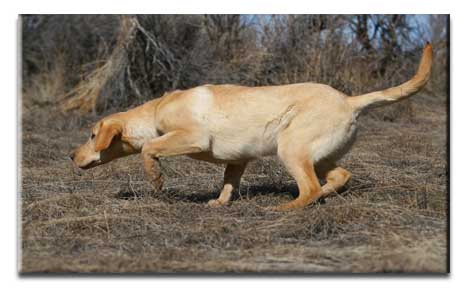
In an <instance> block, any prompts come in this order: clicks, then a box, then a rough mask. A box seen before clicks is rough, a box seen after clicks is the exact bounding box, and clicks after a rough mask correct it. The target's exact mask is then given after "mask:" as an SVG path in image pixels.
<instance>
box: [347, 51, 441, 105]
mask: <svg viewBox="0 0 468 288" xmlns="http://www.w3.org/2000/svg"><path fill="white" fill-rule="evenodd" d="M431 66H432V46H431V44H430V43H429V42H427V43H426V46H425V47H424V50H423V54H422V56H421V60H420V62H419V68H418V71H417V72H416V75H414V76H413V78H411V79H410V80H409V81H407V82H405V83H403V84H401V85H399V86H396V87H392V88H388V89H385V90H381V91H376V92H371V93H367V94H363V95H360V96H354V97H349V98H347V99H348V101H349V104H350V105H351V106H352V107H353V108H354V109H355V110H356V111H357V112H360V111H362V110H363V109H367V108H373V107H378V106H383V105H388V104H392V103H395V102H397V101H401V100H403V99H406V98H408V97H409V96H411V95H413V94H414V93H416V92H418V91H419V90H421V88H422V87H424V85H425V84H426V83H427V81H428V80H429V76H430V74H431Z"/></svg>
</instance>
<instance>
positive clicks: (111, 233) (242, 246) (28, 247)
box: [21, 95, 448, 272]
mask: <svg viewBox="0 0 468 288" xmlns="http://www.w3.org/2000/svg"><path fill="white" fill-rule="evenodd" d="M438 99H440V98H438ZM411 102H412V104H411V105H412V109H411V113H409V112H407V111H406V112H405V113H400V114H401V115H398V118H395V119H393V118H391V119H390V121H383V120H379V119H376V118H375V117H372V115H367V116H363V117H362V119H360V133H359V136H358V141H357V143H356V145H355V146H354V149H353V150H352V151H351V152H350V153H349V154H348V155H347V156H346V158H345V159H343V160H342V161H341V163H342V165H343V167H346V168H347V169H349V170H350V171H351V172H352V173H353V178H352V181H351V182H350V183H349V184H348V187H347V189H346V191H344V192H343V193H341V194H340V195H334V196H332V197H329V198H327V199H325V200H324V201H320V203H317V204H315V205H313V206H311V207H308V208H307V209H304V210H301V211H294V212H289V213H277V212H269V211H266V210H265V209H262V207H267V206H271V205H275V204H277V203H280V202H283V201H287V200H288V199H290V198H292V197H294V195H295V194H297V188H296V187H295V184H294V181H293V180H292V179H291V178H290V176H288V175H287V173H286V172H285V171H284V168H283V167H282V166H281V165H280V164H279V162H278V160H276V159H275V158H267V159H263V160H259V161H256V162H254V163H251V164H250V166H249V167H248V170H247V172H246V175H245V176H244V177H243V180H242V188H241V191H240V193H239V195H238V197H237V198H236V199H235V200H234V201H233V202H232V204H231V205H230V206H228V207H222V208H219V209H210V208H208V207H207V206H206V202H207V201H208V200H209V199H211V198H213V197H216V196H217V193H218V190H219V189H220V188H221V181H222V171H223V167H221V166H218V165H212V164H207V163H203V162H197V161H194V160H191V159H188V158H185V157H176V158H167V159H165V160H164V163H163V164H164V170H165V175H166V183H165V185H166V188H165V190H164V191H163V193H162V194H161V195H160V196H159V197H156V198H153V197H149V196H147V195H148V194H150V192H151V189H150V186H149V184H147V183H146V182H145V181H144V175H143V170H142V167H141V166H142V165H141V163H140V159H139V157H138V156H133V157H128V158H125V159H120V160H118V161H115V162H113V163H110V164H109V165H106V166H102V167H98V168H95V169H93V170H90V171H88V172H85V173H84V175H83V176H81V177H79V176H76V175H74V174H73V173H72V168H71V166H70V163H69V162H68V161H67V159H66V155H67V153H68V152H69V151H70V149H71V148H72V147H75V146H77V145H78V144H80V143H81V142H82V141H84V139H85V138H86V137H87V135H88V129H87V128H86V126H88V125H89V124H90V123H92V121H94V120H95V118H93V117H92V116H88V118H85V119H84V118H82V117H78V116H74V115H73V114H70V115H67V116H66V117H64V116H58V115H55V114H52V113H50V112H48V111H45V110H36V111H33V110H25V111H23V113H24V117H23V132H22V137H23V143H22V144H23V147H22V153H23V155H22V168H21V172H22V194H21V204H22V214H21V215H22V216H21V235H22V239H21V248H22V249H21V250H22V253H21V271H22V272H446V267H447V263H446V260H447V254H446V251H447V241H446V229H447V226H446V222H447V214H446V211H447V206H446V204H447V193H448V192H447V185H446V183H447V161H446V157H447V155H446V141H447V137H446V110H445V103H442V102H440V101H439V100H437V101H435V100H434V98H432V97H431V96H426V95H418V96H416V97H415V98H414V100H411ZM404 103H405V104H406V105H409V102H404ZM388 111H392V110H387V109H381V110H378V111H376V112H375V113H389V112H388ZM83 119H84V120H83ZM76 127H81V128H76Z"/></svg>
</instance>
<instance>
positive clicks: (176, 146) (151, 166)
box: [141, 130, 208, 192]
mask: <svg viewBox="0 0 468 288" xmlns="http://www.w3.org/2000/svg"><path fill="white" fill-rule="evenodd" d="M207 146H208V141H204V139H203V138H202V137H201V136H200V134H199V133H194V132H187V131H185V130H177V131H172V132H169V133H167V134H164V135H163V136H161V137H158V138H155V139H152V140H150V141H148V142H146V143H145V144H144V145H143V148H142V150H141V155H142V157H143V163H144V168H145V172H146V175H147V178H148V180H149V182H150V183H151V184H152V186H153V187H154V189H155V190H156V192H159V191H160V190H161V188H162V184H163V178H162V174H161V169H160V164H159V158H160V157H165V156H175V155H183V154H190V153H198V152H202V151H203V150H204V149H206V148H207Z"/></svg>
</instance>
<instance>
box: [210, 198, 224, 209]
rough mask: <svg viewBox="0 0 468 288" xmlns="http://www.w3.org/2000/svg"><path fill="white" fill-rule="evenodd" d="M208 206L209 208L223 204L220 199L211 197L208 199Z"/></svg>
mask: <svg viewBox="0 0 468 288" xmlns="http://www.w3.org/2000/svg"><path fill="white" fill-rule="evenodd" d="M208 206H209V207H211V208H216V207H221V206H223V203H221V201H219V200H218V199H211V200H210V201H208Z"/></svg>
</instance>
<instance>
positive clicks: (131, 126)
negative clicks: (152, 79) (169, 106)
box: [122, 99, 159, 151]
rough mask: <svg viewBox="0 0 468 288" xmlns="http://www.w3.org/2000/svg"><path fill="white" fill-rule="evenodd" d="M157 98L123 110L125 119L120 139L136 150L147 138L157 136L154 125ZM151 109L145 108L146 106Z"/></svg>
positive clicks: (139, 148)
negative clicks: (125, 110)
mask: <svg viewBox="0 0 468 288" xmlns="http://www.w3.org/2000/svg"><path fill="white" fill-rule="evenodd" d="M158 103H159V99H155V100H153V101H150V102H147V103H145V104H143V105H140V106H138V107H135V108H133V109H131V110H128V111H127V112H124V115H123V117H124V118H125V120H126V121H124V123H125V127H124V133H123V135H122V139H123V140H126V141H127V142H128V143H130V144H131V145H132V146H133V147H134V148H135V149H137V150H138V151H139V150H141V148H142V146H143V144H144V143H145V142H147V141H148V140H151V139H154V138H156V137H158V136H159V135H158V132H157V127H156V125H155V116H156V114H155V113H156V109H157V106H158ZM150 105H151V106H152V109H147V107H148V106H150Z"/></svg>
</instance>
